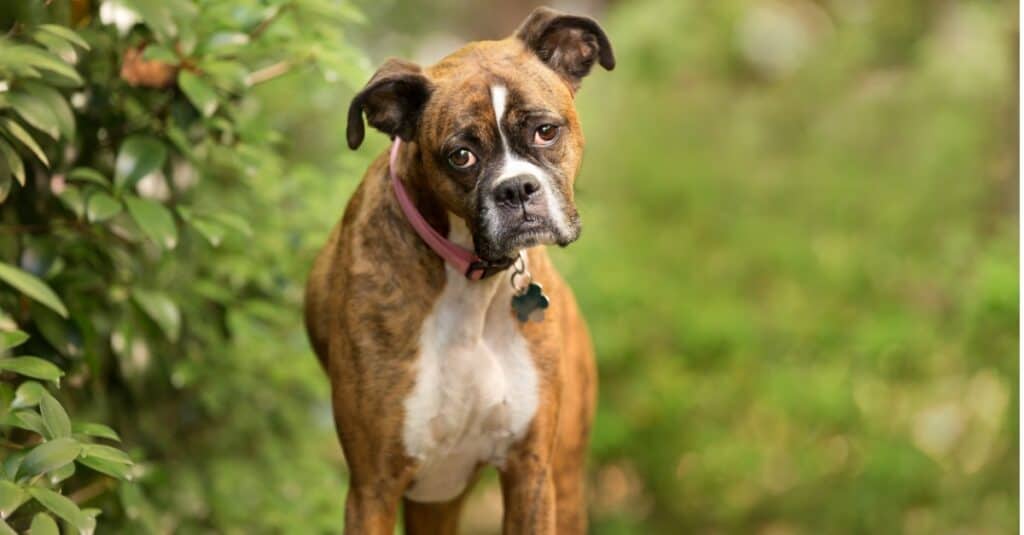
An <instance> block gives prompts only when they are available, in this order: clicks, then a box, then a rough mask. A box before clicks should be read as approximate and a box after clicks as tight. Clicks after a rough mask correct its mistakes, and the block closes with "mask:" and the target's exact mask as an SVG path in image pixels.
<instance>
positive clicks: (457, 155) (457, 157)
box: [448, 148, 476, 169]
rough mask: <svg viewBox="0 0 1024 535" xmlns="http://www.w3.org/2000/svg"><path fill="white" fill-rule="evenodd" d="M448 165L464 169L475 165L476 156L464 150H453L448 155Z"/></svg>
mask: <svg viewBox="0 0 1024 535" xmlns="http://www.w3.org/2000/svg"><path fill="white" fill-rule="evenodd" d="M448 163H450V164H451V166H452V167H454V168H456V169H465V168H467V167H472V166H473V164H475V163H476V155H475V154H473V152H472V151H470V150H469V149H466V148H462V149H455V150H453V151H452V153H451V154H449V155H448Z"/></svg>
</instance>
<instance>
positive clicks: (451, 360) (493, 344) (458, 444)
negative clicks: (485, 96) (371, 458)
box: [402, 217, 538, 502]
mask: <svg viewBox="0 0 1024 535" xmlns="http://www.w3.org/2000/svg"><path fill="white" fill-rule="evenodd" d="M449 219H450V220H451V229H452V231H451V233H450V236H449V238H450V239H451V240H452V241H455V242H456V243H461V244H463V245H466V244H467V243H471V242H472V238H471V236H470V233H469V230H468V229H467V228H466V225H465V223H464V222H463V221H462V220H461V219H458V218H455V217H449ZM445 272H446V280H445V286H444V290H442V292H441V295H440V296H439V297H438V299H437V302H436V303H435V304H434V308H433V310H432V311H431V313H430V315H428V316H427V318H426V319H425V320H424V322H423V327H422V330H421V332H420V342H419V347H420V353H419V357H418V362H417V364H416V366H417V371H416V383H415V386H414V387H413V390H412V393H411V394H410V395H409V397H408V398H406V400H405V421H404V423H403V433H402V440H403V443H404V445H405V449H406V452H407V453H408V454H409V455H410V456H411V457H414V458H416V459H417V460H419V462H420V465H419V468H418V470H417V473H416V477H415V478H414V481H413V485H412V486H411V487H410V488H409V490H408V491H406V493H405V495H406V497H408V498H409V499H411V500H414V501H418V502H440V501H447V500H450V499H452V498H454V497H456V496H458V495H459V494H460V493H461V492H462V491H463V490H464V489H465V487H466V484H467V483H468V482H469V478H470V476H471V475H472V473H473V470H474V468H475V467H476V466H477V464H478V463H481V462H484V463H490V464H493V465H497V466H501V465H502V463H503V462H504V456H505V454H506V452H507V450H508V447H509V446H510V445H511V444H512V443H513V442H515V441H516V440H519V439H521V438H522V437H523V436H524V435H525V433H526V430H527V428H528V427H529V425H530V422H531V421H532V420H533V417H534V415H535V414H536V412H537V404H538V392H537V388H538V387H537V385H538V379H537V371H536V369H535V368H534V365H533V358H532V357H531V355H530V351H529V347H528V345H527V342H526V339H525V338H523V336H522V334H520V332H519V328H518V325H517V323H516V320H515V318H513V316H512V315H511V314H510V313H509V301H510V299H511V298H512V294H511V292H512V289H511V286H510V285H509V284H508V279H507V278H506V277H502V276H500V275H498V276H494V277H491V278H489V279H485V280H483V281H469V280H467V279H466V278H465V277H464V276H463V275H462V274H460V273H458V272H456V271H455V270H454V269H452V268H451V267H450V266H446V267H445Z"/></svg>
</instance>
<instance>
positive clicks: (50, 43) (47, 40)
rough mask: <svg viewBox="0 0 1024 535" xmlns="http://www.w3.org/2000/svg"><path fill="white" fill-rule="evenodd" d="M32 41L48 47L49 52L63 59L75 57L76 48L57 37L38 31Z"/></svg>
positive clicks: (33, 33)
mask: <svg viewBox="0 0 1024 535" xmlns="http://www.w3.org/2000/svg"><path fill="white" fill-rule="evenodd" d="M32 39H34V40H35V41H36V42H37V43H39V44H41V45H43V46H44V47H46V49H47V50H49V51H50V52H53V53H54V54H56V55H57V56H59V57H60V58H61V59H66V58H74V57H75V47H73V46H71V43H69V42H67V41H66V40H64V39H61V38H60V37H57V36H56V35H53V34H50V33H46V32H39V31H36V32H32Z"/></svg>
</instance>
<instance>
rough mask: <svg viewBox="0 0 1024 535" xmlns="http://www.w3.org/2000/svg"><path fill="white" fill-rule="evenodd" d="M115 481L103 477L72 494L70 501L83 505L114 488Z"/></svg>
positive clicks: (69, 497)
mask: <svg viewBox="0 0 1024 535" xmlns="http://www.w3.org/2000/svg"><path fill="white" fill-rule="evenodd" d="M113 483H114V480H113V479H110V478H109V477H101V478H100V479H97V480H96V481H93V482H92V483H89V484H88V485H86V486H84V487H82V488H80V489H78V490H76V491H75V492H72V493H71V495H69V496H68V499H70V500H71V501H73V502H75V503H76V504H78V505H81V504H83V503H85V502H87V501H89V500H91V499H93V498H95V497H97V496H99V495H101V494H103V493H104V492H107V491H108V490H110V489H111V488H113V486H114V485H113Z"/></svg>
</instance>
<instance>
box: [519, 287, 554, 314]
mask: <svg viewBox="0 0 1024 535" xmlns="http://www.w3.org/2000/svg"><path fill="white" fill-rule="evenodd" d="M549 304H550V301H549V300H548V296H546V295H544V288H543V287H542V286H541V285H540V284H537V283H536V282H531V283H530V284H529V285H528V286H527V287H526V290H525V291H524V292H522V293H519V294H517V295H515V296H514V297H512V310H513V311H514V312H515V313H516V319H518V320H519V321H521V322H524V323H525V322H527V321H535V322H541V321H544V310H545V309H547V308H548V305H549Z"/></svg>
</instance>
